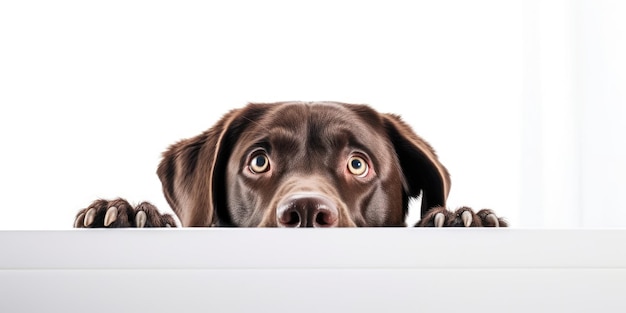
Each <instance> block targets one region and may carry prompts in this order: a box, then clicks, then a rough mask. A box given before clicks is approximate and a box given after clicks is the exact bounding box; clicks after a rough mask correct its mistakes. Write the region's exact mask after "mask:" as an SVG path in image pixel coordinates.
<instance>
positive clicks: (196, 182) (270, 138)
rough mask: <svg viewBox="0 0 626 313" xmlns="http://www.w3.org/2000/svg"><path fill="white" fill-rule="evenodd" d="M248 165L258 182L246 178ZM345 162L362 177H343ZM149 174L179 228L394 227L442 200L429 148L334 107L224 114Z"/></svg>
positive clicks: (375, 116) (386, 118) (354, 109)
mask: <svg viewBox="0 0 626 313" xmlns="http://www.w3.org/2000/svg"><path fill="white" fill-rule="evenodd" d="M257 156H261V157H260V160H261V161H259V162H260V163H259V164H263V165H265V164H266V163H267V164H269V166H268V167H267V169H265V171H264V172H255V171H253V170H252V168H254V167H252V165H253V164H256V163H254V162H256V160H257V159H256V157H257ZM355 157H356V158H357V160H358V161H357V163H354V164H357V165H359V166H361V169H362V168H363V167H362V166H363V164H362V163H365V164H366V165H367V166H368V167H369V168H368V169H367V170H366V171H365V172H364V173H365V174H361V175H356V174H354V173H352V172H351V171H350V167H349V163H350V162H352V161H353V160H355V159H354V158H355ZM360 161H364V162H360ZM350 164H352V163H350ZM157 174H158V176H159V178H160V180H161V182H162V184H163V192H164V194H165V198H166V199H167V201H168V203H169V204H170V206H171V207H172V209H173V210H174V212H175V213H176V215H177V216H178V218H179V219H180V221H181V223H182V226H244V227H254V226H298V225H301V226H404V225H405V218H406V216H407V212H408V206H409V200H410V199H413V198H417V197H419V196H420V195H421V198H422V205H421V214H422V216H427V213H428V212H429V211H430V209H431V208H435V207H441V208H443V207H445V205H446V198H447V196H448V193H449V191H450V178H449V175H448V171H447V170H446V168H445V167H444V166H443V165H442V164H441V163H440V162H439V160H438V158H437V155H436V154H435V152H434V150H433V149H432V147H431V146H430V145H429V144H428V143H427V142H426V141H424V140H423V139H422V138H421V137H419V136H418V135H417V134H415V133H414V132H413V130H412V129H411V128H410V127H409V126H408V125H407V124H406V123H404V122H403V121H402V120H401V119H400V117H399V116H397V115H393V114H382V113H378V112H376V111H375V110H373V109H372V108H370V107H368V106H366V105H356V104H345V103H335V102H320V103H302V102H283V103H272V104H265V103H253V104H249V105H247V106H245V107H243V108H240V109H235V110H232V111H230V112H228V113H227V114H225V115H224V116H223V117H222V118H221V119H220V120H219V121H218V122H217V123H216V124H215V125H214V126H213V127H211V128H210V129H208V130H207V131H205V132H203V133H201V134H199V135H198V136H195V137H193V138H189V139H185V140H182V141H179V142H177V143H175V144H173V145H172V146H170V147H169V149H167V151H165V152H164V153H163V160H162V161H161V163H160V164H159V167H158V170H157ZM99 201H104V200H99ZM101 206H102V203H100V205H99V206H98V207H101ZM91 207H94V206H93V204H92V206H90V207H88V208H86V209H84V210H82V211H81V212H79V215H78V216H79V217H78V219H77V223H76V225H78V226H77V227H83V226H81V225H82V224H84V223H82V222H84V221H83V220H82V219H84V214H85V211H86V210H87V209H89V208H91ZM107 207H111V205H104V207H103V208H101V209H99V211H98V212H99V214H100V215H102V214H103V213H102V212H101V211H102V210H106V209H107ZM468 210H469V209H468ZM444 211H446V210H445V209H444ZM277 212H278V213H277ZM446 212H447V211H446ZM81 213H82V214H83V217H82V219H81V216H80V215H81ZM447 213H448V214H453V213H451V212H447ZM472 213H473V212H472ZM479 213H480V212H479ZM433 214H434V213H433ZM431 215H432V214H431ZM429 216H430V215H429ZM476 216H477V215H476ZM446 217H448V215H446ZM155 218H156V217H155ZM450 219H453V217H450ZM478 220H480V217H479V218H478ZM479 222H480V221H478V222H477V223H479ZM420 223H421V224H419V223H418V226H432V225H430V224H429V223H428V221H426V220H422V221H421V222H420ZM450 223H452V222H450ZM168 224H169V223H168ZM98 225H100V224H98ZM481 225H482V224H481ZM128 226H132V225H128ZM446 226H449V225H447V224H446ZM473 226H479V225H473ZM85 227H90V226H89V225H88V226H85Z"/></svg>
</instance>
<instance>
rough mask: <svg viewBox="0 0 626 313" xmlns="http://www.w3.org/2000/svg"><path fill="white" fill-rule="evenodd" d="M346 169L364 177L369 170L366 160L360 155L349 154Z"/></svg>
mask: <svg viewBox="0 0 626 313" xmlns="http://www.w3.org/2000/svg"><path fill="white" fill-rule="evenodd" d="M348 170H349V171H350V173H352V174H353V175H357V176H359V177H365V176H366V175H367V172H368V170H369V166H368V165H367V162H365V160H364V159H363V158H362V157H358V156H351V157H350V158H349V159H348Z"/></svg>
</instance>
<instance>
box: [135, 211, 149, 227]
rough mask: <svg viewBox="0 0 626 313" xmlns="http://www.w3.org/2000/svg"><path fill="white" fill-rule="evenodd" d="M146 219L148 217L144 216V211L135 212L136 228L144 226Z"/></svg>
mask: <svg viewBox="0 0 626 313" xmlns="http://www.w3.org/2000/svg"><path fill="white" fill-rule="evenodd" d="M147 219H148V218H147V216H146V212H144V211H138V212H137V214H136V215H135V222H136V223H137V228H143V227H144V226H146V220H147Z"/></svg>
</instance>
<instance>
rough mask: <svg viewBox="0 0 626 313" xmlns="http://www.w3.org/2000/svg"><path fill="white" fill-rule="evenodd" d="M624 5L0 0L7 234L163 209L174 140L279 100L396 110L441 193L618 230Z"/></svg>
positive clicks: (624, 152)
mask: <svg viewBox="0 0 626 313" xmlns="http://www.w3.org/2000/svg"><path fill="white" fill-rule="evenodd" d="M624 16H626V5H625V4H624V3H623V2H620V1H591V0H579V1H311V2H310V3H307V2H302V3H300V2H296V1H220V2H206V1H198V2H190V1H134V0H124V1H102V2H94V1H87V2H86V1H3V2H1V3H0V147H1V149H2V150H1V153H0V229H68V228H71V226H72V223H73V218H74V215H75V212H76V211H77V210H79V209H81V208H83V207H85V206H86V205H88V204H89V203H90V202H91V201H92V200H94V199H96V198H101V197H102V198H112V197H118V196H121V197H124V198H127V199H129V200H130V201H131V202H139V201H143V200H149V201H151V202H153V203H154V204H155V205H157V206H158V207H159V208H160V209H161V210H162V211H169V208H168V205H167V203H166V202H165V199H164V197H163V195H162V193H161V186H160V182H159V181H158V178H157V176H156V174H155V171H156V166H157V164H158V162H159V160H160V154H161V152H162V151H164V150H165V149H166V148H167V146H168V145H169V144H172V143H174V142H176V141H177V140H179V139H182V138H186V137H191V136H194V135H196V134H198V133H199V132H201V131H203V130H205V129H207V128H208V127H210V126H211V125H212V124H213V123H214V122H215V121H216V120H217V119H219V118H220V117H221V116H222V114H224V113H225V112H227V111H228V110H230V109H232V108H236V107H239V106H242V105H244V104H245V103H247V102H254V101H265V102H271V101H281V100H305V101H314V100H336V101H343V102H357V103H367V104H370V105H371V106H373V107H374V108H376V109H378V110H380V111H385V112H392V113H398V114H401V115H402V116H403V117H404V119H405V120H406V121H407V122H409V123H410V124H411V125H412V126H413V128H414V129H415V130H416V132H417V133H418V134H420V135H422V136H423V137H424V138H426V139H427V140H428V141H429V142H430V143H431V144H432V145H433V146H434V147H435V149H436V150H437V151H438V153H439V155H440V159H441V160H442V162H443V163H444V164H445V165H446V166H447V167H448V169H449V170H450V172H451V174H452V191H451V195H450V201H449V205H450V206H451V207H456V206H460V205H469V206H472V207H475V208H482V207H489V208H493V209H495V210H496V211H497V212H498V213H499V214H500V215H502V216H504V217H506V218H507V219H508V220H509V221H510V222H511V224H512V225H513V226H515V227H544V228H553V227H554V228H560V227H616V226H617V227H623V226H626V210H624V205H623V204H622V203H620V198H621V196H620V194H621V192H622V191H623V190H624V189H625V188H624V187H626V184H625V183H624V177H626V166H625V165H624V159H625V157H626V144H625V143H624V140H623V135H624V134H625V133H626V126H624V123H623V121H624V120H626V108H625V99H626V97H625V91H624V89H625V87H626V61H625V59H624V55H626V21H625V20H624V18H623V17H624ZM412 218H413V219H414V218H415V216H412Z"/></svg>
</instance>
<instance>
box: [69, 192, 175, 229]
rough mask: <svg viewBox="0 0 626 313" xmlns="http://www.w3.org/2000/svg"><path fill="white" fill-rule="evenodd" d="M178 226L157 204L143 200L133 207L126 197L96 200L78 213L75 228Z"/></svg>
mask: <svg viewBox="0 0 626 313" xmlns="http://www.w3.org/2000/svg"><path fill="white" fill-rule="evenodd" d="M103 227H107V228H119V227H176V222H175V221H174V218H172V216H171V215H169V214H161V213H159V211H158V210H157V208H156V207H155V206H153V205H152V204H150V203H148V202H142V203H140V204H139V205H137V206H136V207H134V208H133V206H132V205H130V204H129V203H128V201H126V200H124V199H115V200H111V201H108V200H96V201H94V202H93V203H91V205H90V206H89V207H87V208H85V209H82V210H80V211H79V212H78V214H76V219H75V220H74V228H103Z"/></svg>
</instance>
